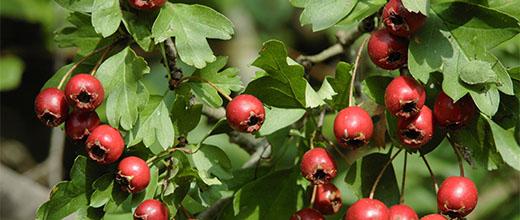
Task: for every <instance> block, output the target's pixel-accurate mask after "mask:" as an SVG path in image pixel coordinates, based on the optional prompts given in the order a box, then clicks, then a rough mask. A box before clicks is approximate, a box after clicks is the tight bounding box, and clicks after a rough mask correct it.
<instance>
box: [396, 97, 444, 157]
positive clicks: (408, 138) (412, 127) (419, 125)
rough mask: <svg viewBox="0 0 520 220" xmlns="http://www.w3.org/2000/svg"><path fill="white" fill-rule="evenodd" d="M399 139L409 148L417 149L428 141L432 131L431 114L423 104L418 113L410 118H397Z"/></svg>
mask: <svg viewBox="0 0 520 220" xmlns="http://www.w3.org/2000/svg"><path fill="white" fill-rule="evenodd" d="M397 129H398V134H399V140H400V141H401V143H402V144H404V145H406V146H408V147H409V148H410V149H419V148H420V147H421V146H423V145H425V144H426V143H428V142H429V141H430V140H431V139H432V137H433V132H434V129H435V127H434V124H433V115H432V111H431V110H430V108H428V106H426V105H424V106H423V107H422V109H421V111H420V112H419V114H418V115H416V116H415V117H412V118H408V119H404V118H399V119H398V120H397Z"/></svg>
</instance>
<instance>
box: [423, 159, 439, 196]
mask: <svg viewBox="0 0 520 220" xmlns="http://www.w3.org/2000/svg"><path fill="white" fill-rule="evenodd" d="M421 158H422V159H423V161H424V164H425V165H426V168H428V172H430V176H431V177H432V181H433V189H434V190H435V194H437V192H438V191H439V184H437V178H435V175H434V174H433V171H432V168H431V167H430V164H429V163H428V160H426V157H425V156H424V155H423V154H421Z"/></svg>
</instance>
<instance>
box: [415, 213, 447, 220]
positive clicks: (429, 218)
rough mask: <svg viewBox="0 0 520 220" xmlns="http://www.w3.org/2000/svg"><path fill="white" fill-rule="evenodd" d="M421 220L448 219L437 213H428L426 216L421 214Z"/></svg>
mask: <svg viewBox="0 0 520 220" xmlns="http://www.w3.org/2000/svg"><path fill="white" fill-rule="evenodd" d="M421 220H448V219H446V218H445V217H444V216H442V215H439V214H429V215H427V216H423V217H422V218H421Z"/></svg>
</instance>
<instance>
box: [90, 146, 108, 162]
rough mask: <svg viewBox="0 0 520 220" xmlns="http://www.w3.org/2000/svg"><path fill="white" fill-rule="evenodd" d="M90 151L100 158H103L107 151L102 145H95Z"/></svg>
mask: <svg viewBox="0 0 520 220" xmlns="http://www.w3.org/2000/svg"><path fill="white" fill-rule="evenodd" d="M90 153H91V154H92V156H94V158H96V159H98V160H103V159H104V158H105V154H106V151H105V150H104V149H103V148H101V147H100V146H98V145H94V146H92V148H91V149H90Z"/></svg>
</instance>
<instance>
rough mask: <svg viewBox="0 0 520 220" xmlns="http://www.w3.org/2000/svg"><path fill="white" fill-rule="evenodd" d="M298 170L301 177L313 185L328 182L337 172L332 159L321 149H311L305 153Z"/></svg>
mask: <svg viewBox="0 0 520 220" xmlns="http://www.w3.org/2000/svg"><path fill="white" fill-rule="evenodd" d="M300 168H301V171H302V175H303V177H305V178H306V179H307V180H309V181H311V182H312V183H314V184H315V185H319V184H324V183H328V182H330V180H332V179H333V178H334V177H336V174H337V172H338V170H337V169H336V163H335V162H334V159H333V158H332V156H331V155H330V154H329V152H327V150H325V149H323V148H313V149H310V150H309V151H307V152H305V154H303V157H302V162H301V167H300Z"/></svg>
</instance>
